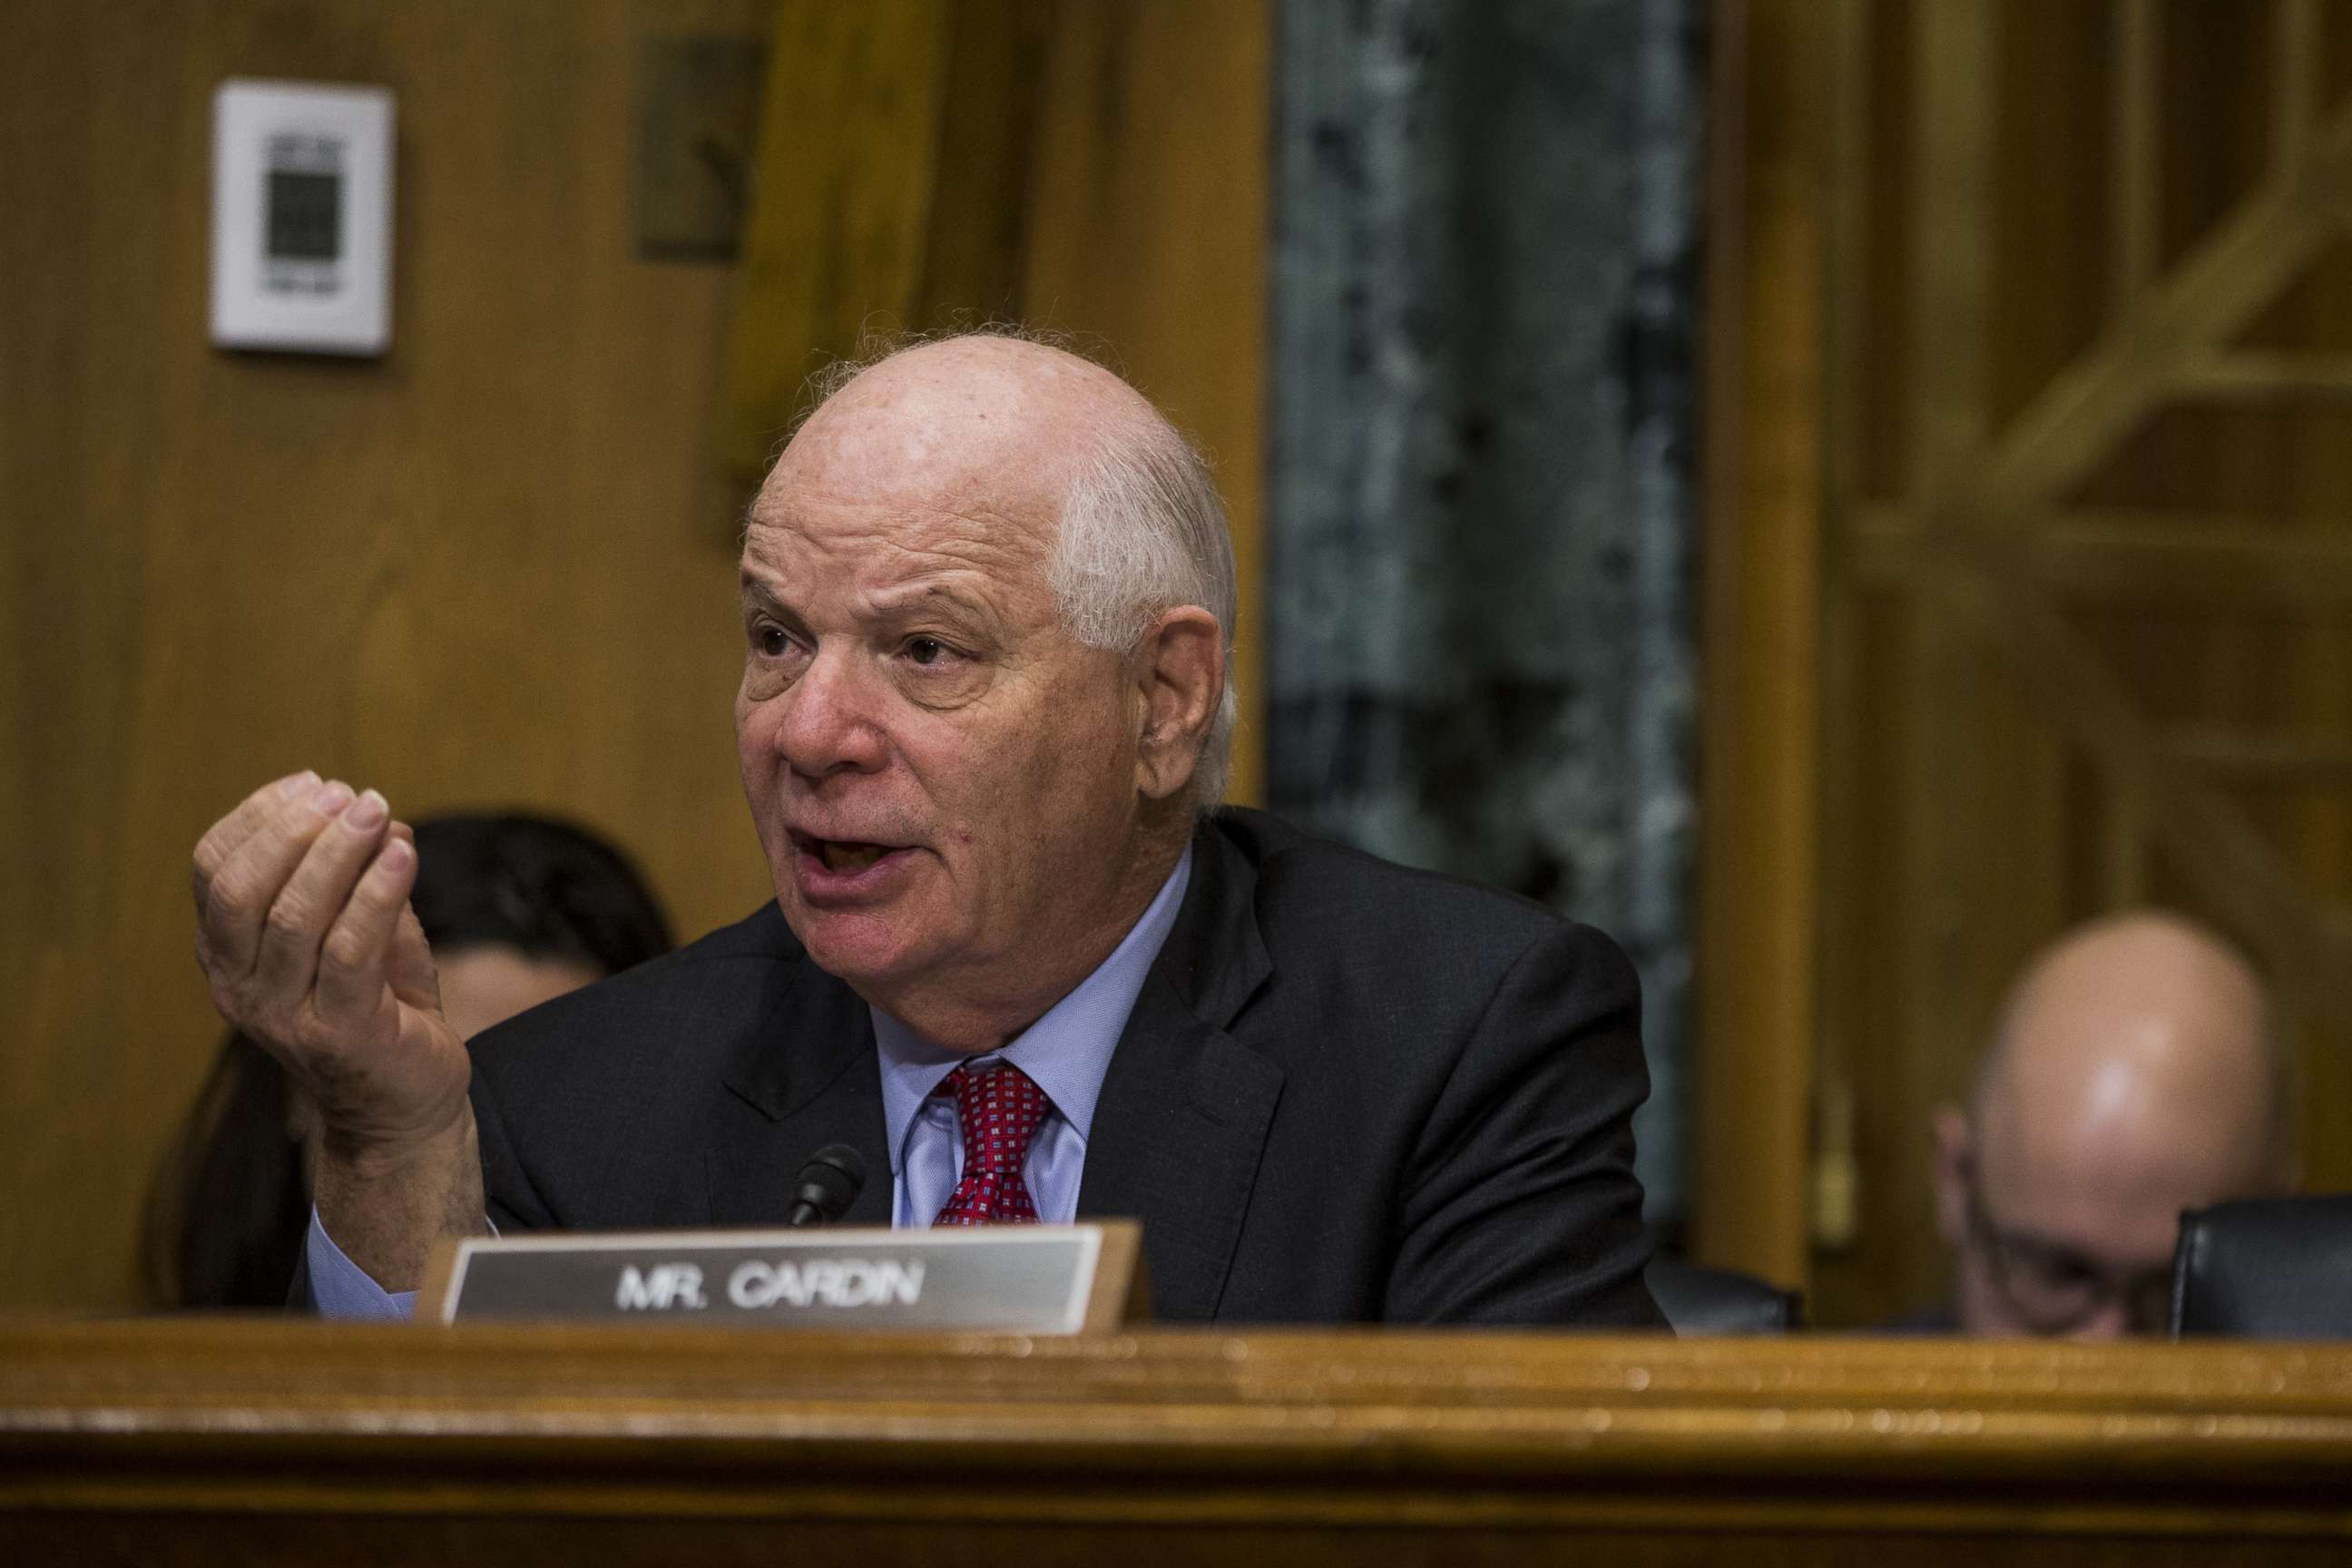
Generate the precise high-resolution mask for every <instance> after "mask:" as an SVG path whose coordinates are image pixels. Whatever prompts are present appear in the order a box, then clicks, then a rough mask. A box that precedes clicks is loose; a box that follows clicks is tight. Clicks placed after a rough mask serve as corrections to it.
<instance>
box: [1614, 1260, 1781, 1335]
mask: <svg viewBox="0 0 2352 1568" xmlns="http://www.w3.org/2000/svg"><path fill="white" fill-rule="evenodd" d="M1649 1281H1650V1294H1651V1295H1652V1296H1654V1297H1655V1298H1656V1299H1657V1303H1658V1310H1660V1311H1662V1312H1664V1313H1665V1315H1666V1321H1667V1322H1668V1323H1670V1324H1671V1325H1673V1327H1674V1331H1675V1333H1677V1334H1680V1335H1683V1336H1685V1338H1689V1337H1707V1336H1714V1335H1717V1334H1785V1333H1787V1332H1789V1331H1790V1330H1791V1329H1796V1328H1801V1327H1802V1326H1803V1325H1804V1321H1805V1315H1804V1298H1803V1297H1802V1296H1801V1295H1800V1294H1798V1293H1797V1292H1796V1291H1793V1290H1783V1289H1780V1287H1779V1286H1777V1285H1768V1284H1766V1283H1765V1282H1764V1281H1763V1280H1761V1279H1756V1278H1755V1277H1754V1276H1752V1275H1748V1274H1737V1273H1734V1272H1733V1271H1732V1270H1730V1269H1728V1268H1700V1267H1698V1265H1696V1264H1695V1263H1684V1262H1680V1261H1678V1260H1676V1259H1675V1258H1652V1259H1651V1260H1650V1272H1649Z"/></svg>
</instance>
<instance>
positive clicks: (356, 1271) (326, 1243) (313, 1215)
mask: <svg viewBox="0 0 2352 1568" xmlns="http://www.w3.org/2000/svg"><path fill="white" fill-rule="evenodd" d="M302 1245H303V1252H304V1255H305V1258H306V1260H307V1261H308V1262H309V1264H310V1300H311V1302H312V1304H313V1305H315V1306H316V1307H317V1308H318V1310H319V1316H320V1317H322V1318H343V1319H350V1320H354V1321H366V1320H369V1319H376V1320H383V1321H398V1320H400V1319H403V1318H406V1317H408V1316H409V1315H410V1314H412V1313H414V1312H415V1310H416V1292H415V1291H414V1290H387V1289H384V1288H383V1286H381V1285H379V1284H377V1283H376V1282H375V1281H374V1280H373V1279H370V1278H368V1272H367V1270H366V1269H364V1268H361V1267H360V1266H359V1265H358V1264H356V1263H354V1262H352V1260H351V1259H350V1258H346V1257H344V1256H343V1249H342V1248H341V1247H337V1246H336V1245H335V1238H334V1237H331V1236H329V1235H328V1234H327V1227H326V1226H323V1225H321V1224H320V1223H319V1210H318V1208H317V1206H316V1205H313V1206H312V1207H311V1210H310V1237H308V1239H306V1240H305V1241H304V1242H303V1244H302Z"/></svg>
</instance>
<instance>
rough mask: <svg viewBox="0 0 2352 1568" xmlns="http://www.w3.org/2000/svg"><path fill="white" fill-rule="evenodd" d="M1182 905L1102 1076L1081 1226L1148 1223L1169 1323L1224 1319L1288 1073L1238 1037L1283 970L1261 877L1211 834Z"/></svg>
mask: <svg viewBox="0 0 2352 1568" xmlns="http://www.w3.org/2000/svg"><path fill="white" fill-rule="evenodd" d="M1192 876H1193V880H1192V888H1191V889H1189V890H1188V892H1187V893H1186V895H1185V900H1184V909H1183V910H1182V911H1181V913H1180V914H1179V916H1178V918H1177V921H1176V925H1175V927H1174V929H1172V930H1171V931H1170V932H1169V934H1168V941H1167V942H1166V943H1165V944H1163V945H1162V947H1161V948H1160V956H1159V958H1158V959H1157V960H1156V961H1155V962H1154V963H1153V964H1152V968H1151V974H1150V978H1149V979H1148V980H1147V981H1146V982H1145V984H1144V987H1143V991H1142V993H1141V994H1139V996H1138V997H1137V998H1136V1004H1135V1011H1134V1012H1133V1014H1131V1015H1130V1016H1129V1018H1128V1023H1127V1028H1126V1030H1125V1032H1124V1033H1122V1034H1121V1035H1120V1037H1119V1043H1118V1050H1117V1052H1115V1053H1114V1054H1113V1056H1112V1057H1111V1062H1110V1068H1109V1070H1108V1072H1107V1073H1105V1074H1104V1075H1103V1088H1102V1096H1101V1098H1100V1099H1099V1100H1097V1102H1096V1105H1095V1117H1094V1124H1093V1126H1092V1128H1091V1129H1090V1131H1089V1132H1088V1134H1087V1165H1086V1174H1085V1177H1084V1179H1083V1180H1082V1182H1081V1183H1080V1186H1079V1193H1078V1213H1079V1215H1080V1216H1081V1217H1100V1218H1106V1219H1111V1218H1130V1219H1138V1220H1140V1221H1142V1223H1143V1247H1144V1256H1145V1258H1146V1259H1147V1261H1148V1263H1149V1266H1150V1284H1151V1297H1152V1303H1153V1306H1154V1308H1155V1309H1156V1310H1157V1311H1158V1313H1159V1315H1160V1316H1161V1317H1163V1318H1167V1319H1171V1320H1174V1321H1197V1320H1202V1319H1207V1318H1209V1317H1212V1316H1213V1315H1214V1314H1215V1312H1216V1309H1217V1303H1218V1301H1219V1300H1220V1299H1221V1298H1222V1297H1223V1294H1224V1287H1225V1278H1226V1276H1227V1274H1228V1273H1229V1272H1230V1271H1231V1269H1232V1267H1233V1258H1234V1247H1236V1246H1237V1245H1238V1244H1239V1242H1240V1239H1241V1228H1242V1220H1243V1218H1244V1215H1245V1214H1246V1213H1247V1212H1248V1208H1249V1199H1250V1191H1251V1188H1252V1187H1253V1186H1254V1185H1255V1183H1256V1180H1257V1168H1258V1161H1259V1158H1260V1156H1261V1155H1262V1154H1263V1153H1264V1152H1265V1138H1266V1131H1267V1129H1268V1128H1269V1127H1270V1126H1271V1125H1272V1124H1273V1121H1274V1108H1275V1104H1276V1101H1277V1100H1279V1099H1280V1098H1281V1095H1282V1069H1281V1068H1278V1067H1276V1065H1275V1064H1274V1063H1273V1062H1272V1061H1270V1060H1268V1059H1267V1058H1265V1057H1263V1056H1260V1055H1259V1054H1257V1053H1256V1052H1255V1051H1253V1050H1251V1049H1250V1048H1249V1047H1246V1046H1244V1045H1242V1044H1241V1043H1240V1042H1239V1041H1237V1040H1235V1039H1234V1037H1233V1036H1232V1035H1231V1034H1229V1033H1227V1032H1226V1030H1227V1026H1229V1025H1230V1024H1231V1023H1232V1022H1233V1020H1234V1016H1236V1015H1237V1014H1239V1013H1240V1011H1241V1010H1242V1008H1243V1007H1244V1005H1247V1003H1248V1002H1249V999H1250V998H1251V996H1253V995H1254V994H1255V993H1256V991H1257V989H1258V987H1259V986H1261V985H1262V984H1265V981H1266V979H1267V978H1268V977H1269V975H1270V974H1271V973H1272V968H1273V966H1272V964H1271V963H1269V962H1268V960H1267V957H1266V952H1265V944H1264V942H1262V941H1261V939H1260V937H1259V934H1258V930H1257V921H1256V917H1255V913H1254V911H1253V904H1254V901H1255V889H1256V876H1255V871H1254V870H1253V869H1252V868H1251V867H1250V865H1249V863H1248V861H1247V859H1246V858H1244V856H1243V855H1242V854H1241V853H1240V851H1239V849H1238V848H1237V847H1234V845H1233V844H1232V843H1230V842H1229V841H1228V840H1227V838H1226V837H1225V836H1224V835H1223V834H1222V833H1220V832H1218V831H1217V830H1216V829H1215V827H1214V826H1213V823H1212V824H1210V825H1205V826H1203V828H1202V831H1201V833H1200V834H1199V835H1198V836H1197V837H1195V839H1194V854H1193V862H1192Z"/></svg>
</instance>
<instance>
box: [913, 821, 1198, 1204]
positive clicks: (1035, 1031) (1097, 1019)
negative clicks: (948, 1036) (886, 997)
mask: <svg viewBox="0 0 2352 1568" xmlns="http://www.w3.org/2000/svg"><path fill="white" fill-rule="evenodd" d="M1191 881H1192V846H1191V845H1190V844H1187V845H1186V846H1185V847H1184V853H1183V856H1182V857H1181V858H1180V859H1178V860H1177V862H1176V868H1175V869H1174V870H1172V871H1171V872H1169V873H1168V879H1167V880H1166V881H1165V882H1162V883H1160V891H1159V892H1158V893H1157V894H1155V895H1153V897H1152V900H1151V903H1150V907H1149V908H1147V909H1146V910H1144V911H1143V918H1142V919H1140V920H1139V921H1136V922H1135V926H1134V928H1133V929H1132V930H1130V931H1129V932H1128V933H1127V935H1126V936H1125V937H1124V938H1122V939H1121V940H1120V942H1119V944H1118V946H1117V947H1115V948H1113V949H1111V953H1110V956H1109V957H1108V958H1106V959H1104V960H1103V961H1102V963H1101V964H1100V965H1099V966H1097V968H1096V970H1095V972H1094V973H1091V974H1089V975H1087V977H1086V978H1085V979H1084V980H1081V981H1079V982H1078V984H1077V987H1076V989H1075V990H1073V991H1072V992H1071V993H1070V994H1068V995H1066V996H1065V997H1063V998H1062V999H1061V1000H1060V1001H1059V1002H1056V1003H1055V1004H1054V1005H1053V1006H1051V1007H1049V1008H1047V1009H1046V1010H1045V1016H1043V1017H1041V1018H1039V1019H1038V1020H1037V1021H1036V1022H1035V1023H1034V1024H1032V1025H1030V1026H1028V1027H1027V1028H1026V1029H1024V1030H1022V1031H1021V1033H1020V1034H1018V1035H1016V1036H1014V1037H1013V1039H1012V1041H1011V1043H1009V1044H1008V1045H1006V1046H1005V1047H1003V1048H1002V1049H1001V1050H995V1051H990V1052H988V1053H986V1054H985V1055H983V1056H979V1057H969V1058H967V1057H964V1056H961V1055H959V1054H958V1053H956V1052H954V1051H950V1050H948V1049H946V1048H945V1047H941V1046H937V1045H934V1044H932V1043H931V1042H930V1041H929V1040H927V1039H925V1038H923V1037H922V1036H920V1035H919V1034H917V1033H915V1031H914V1030H912V1029H910V1028H908V1026H906V1025H904V1024H902V1023H900V1022H899V1021H898V1019H896V1018H893V1017H892V1016H890V1015H888V1014H887V1013H885V1012H884V1011H882V1009H880V1008H879V1007H876V1008H873V1009H871V1010H872V1012H873V1015H874V1044H875V1047H876V1049H877V1051H878V1052H879V1053H880V1054H881V1058H882V1118H883V1125H884V1128H885V1130H886V1131H887V1133H888V1134H889V1149H890V1173H891V1175H892V1176H893V1177H894V1178H895V1177H897V1176H898V1174H899V1173H900V1170H901V1167H902V1166H903V1165H904V1163H905V1161H906V1149H907V1135H908V1131H909V1130H910V1129H911V1128H912V1127H913V1126H914V1124H915V1118H916V1117H917V1116H918V1115H919V1113H920V1112H921V1110H922V1109H923V1101H924V1100H928V1099H929V1098H930V1095H931V1091H932V1090H933V1089H937V1088H938V1087H939V1086H940V1079H944V1078H946V1077H947V1076H948V1074H949V1073H950V1072H952V1071H954V1070H955V1068H956V1067H957V1066H958V1065H959V1064H960V1063H962V1062H965V1061H999V1060H1001V1061H1008V1062H1011V1063H1012V1064H1013V1066H1015V1067H1017V1068H1020V1069H1021V1070H1022V1071H1023V1072H1024V1073H1027V1074H1028V1075H1029V1077H1030V1079H1031V1080H1032V1081H1034V1083H1035V1084H1036V1085H1037V1087H1038V1088H1039V1089H1044V1090H1045V1098H1046V1099H1048V1100H1052V1101H1053V1102H1054V1109H1055V1110H1057V1111H1059V1112H1061V1115H1062V1120H1063V1121H1066V1122H1068V1123H1069V1124H1070V1126H1071V1127H1072V1128H1073V1129H1074V1130H1075V1131H1076V1132H1077V1135H1078V1139H1079V1141H1080V1142H1085V1140H1086V1137H1087V1131H1088V1130H1089V1129H1090V1128H1091V1127H1092V1126H1093V1125H1094V1119H1095V1101H1096V1100H1097V1098H1098V1097H1099V1096H1100V1095H1101V1093H1102V1080H1103V1074H1104V1073H1106V1072H1108V1071H1109V1070H1110V1058H1111V1053H1112V1052H1113V1051H1114V1050H1116V1049H1118V1037H1119V1036H1120V1035H1122V1034H1124V1033H1125V1032H1126V1030H1127V1018H1128V1015H1129V1014H1130V1013H1132V1012H1134V1011H1135V999H1136V997H1138V996H1139V995H1140V994H1142V992H1143V982H1144V980H1145V978H1146V977H1147V976H1149V975H1150V973H1151V961H1152V960H1153V959H1155V958H1157V957H1159V956H1160V945H1161V944H1162V943H1163V942H1166V941H1167V940H1168V932H1169V931H1170V929H1171V928H1172V927H1173V926H1174V925H1175V923H1176V911H1177V910H1179V909H1181V907H1182V906H1183V903H1184V889H1185V887H1186V886H1187V885H1188V884H1189V883H1190V882H1191Z"/></svg>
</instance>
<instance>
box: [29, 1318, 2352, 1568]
mask: <svg viewBox="0 0 2352 1568" xmlns="http://www.w3.org/2000/svg"><path fill="white" fill-rule="evenodd" d="M0 1548H5V1549H6V1551H5V1557H6V1560H7V1561H9V1562H14V1563H30V1562H36V1561H37V1562H45V1563H47V1562H57V1563H73V1564H75V1565H76V1568H88V1565H89V1564H93V1563H107V1562H117V1561H121V1562H132V1561H135V1562H138V1563H142V1564H152V1563H181V1562H189V1563H194V1562H215V1561H237V1562H331V1563H335V1564H337V1568H356V1565H359V1564H364V1563H433V1564H435V1565H436V1568H454V1565H457V1564H461V1563H492V1562H495V1563H531V1562H541V1561H544V1562H555V1561H565V1562H578V1563H597V1564H600V1565H611V1564H634V1563H751V1562H760V1563H779V1562H790V1563H876V1562H890V1563H906V1562H914V1563H955V1562H1005V1563H1013V1562H1018V1563H1099V1562H1108V1561H1117V1562H1119V1563H1123V1564H1124V1565H1125V1568H1144V1565H1146V1564H1150V1563H1177V1562H1186V1563H1192V1562H1213V1563H1220V1564H1225V1565H1236V1568H1237V1565H1239V1564H1244V1563H1302V1564H1303V1563H1340V1562H1345V1563H1383V1564H1385V1563H1530V1562H1566V1561H1584V1562H1604V1561H1605V1562H1617V1563H1807V1564H1818V1563H1857V1564H1863V1563H1866V1564H1870V1565H1871V1568H1928V1565H1931V1564H1943V1563H1952V1564H1961V1563H1966V1564H1969V1565H1970V1568H1977V1565H1979V1564H1982V1563H1987V1562H1990V1561H1998V1562H2002V1563H2011V1562H2023V1563H2123V1562H2126V1561H2128V1562H2129V1563H2132V1564H2134V1565H2135V1568H2137V1565H2139V1564H2144V1563H2189V1562H2195V1563H2200V1564H2210V1563H2216V1562H2262V1563H2305V1562H2310V1563H2317V1562H2322V1561H2328V1562H2336V1561H2343V1560H2345V1559H2346V1557H2347V1555H2352V1348H2346V1349H2336V1348H2293V1347H2273V1346H2226V1345H2215V1346H2197V1347H2187V1348H2184V1347H2175V1346H2162V1345H2141V1346H2125V1347H2078V1346H2063V1345H2057V1346H2053V1345H2042V1344H1992V1343H1970V1342H1889V1341H1869V1340H1832V1339H1817V1340H1806V1341H1792V1342H1746V1343H1739V1342H1719V1341H1718V1342H1685V1343H1675V1342H1670V1341H1667V1340H1664V1339H1658V1340H1647V1339H1574V1338H1565V1337H1552V1336H1541V1337H1538V1336H1518V1335H1484V1334H1452V1335H1441V1334H1430V1333H1420V1334H1388V1333H1376V1332H1371V1331H1349V1332H1337V1333H1296V1332H1286V1333H1256V1334H1245V1335H1224V1334H1212V1333H1204V1332H1178V1331H1158V1332H1151V1333H1141V1334H1135V1335H1111V1336H1103V1337H1096V1338H1086V1339H1072V1340H1027V1339H1008V1338H995V1339H983V1338H960V1337H950V1336H929V1337H922V1338H911V1337H910V1338H895V1337H894V1338H882V1337H870V1338H848V1337H844V1338H829V1337H828V1338H816V1337H811V1336H800V1335H795V1336H790V1337H783V1336H762V1335H758V1334H745V1333H737V1332H730V1331H696V1330H671V1331H660V1330H653V1331H645V1330H617V1331H616V1330H590V1329H566V1328H505V1327H500V1328H484V1329H472V1330H462V1329H461V1330H451V1331H434V1330H423V1329H406V1328H379V1327H361V1326H347V1325H325V1324H316V1323H305V1322H259V1321H251V1322H232V1321H212V1322H191V1321H183V1322H161V1321H154V1322H139V1323H121V1324H85V1325H40V1324H19V1325H16V1326H14V1327H11V1328H6V1329H0ZM28 1551H29V1552H30V1554H29V1555H28V1554H26V1553H27V1552H28ZM1897 1553H1899V1555H1896V1554H1897Z"/></svg>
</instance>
